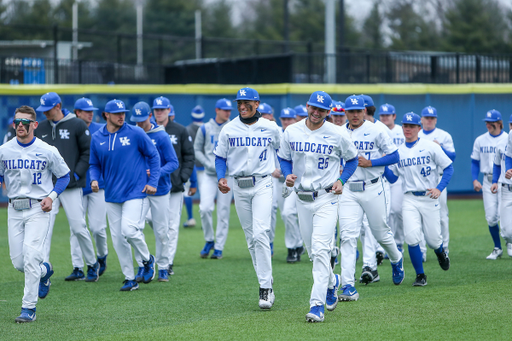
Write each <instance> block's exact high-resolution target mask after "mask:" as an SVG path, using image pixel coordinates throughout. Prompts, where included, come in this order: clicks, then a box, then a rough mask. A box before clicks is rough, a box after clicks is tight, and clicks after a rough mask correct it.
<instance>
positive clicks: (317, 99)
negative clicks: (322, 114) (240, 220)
mask: <svg viewBox="0 0 512 341" xmlns="http://www.w3.org/2000/svg"><path fill="white" fill-rule="evenodd" d="M308 105H311V106H314V107H317V108H320V109H324V110H331V107H332V98H331V96H329V94H328V93H327V92H325V91H315V92H313V93H312V94H311V96H310V97H309V101H308Z"/></svg>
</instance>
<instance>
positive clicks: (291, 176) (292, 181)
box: [286, 174, 297, 187]
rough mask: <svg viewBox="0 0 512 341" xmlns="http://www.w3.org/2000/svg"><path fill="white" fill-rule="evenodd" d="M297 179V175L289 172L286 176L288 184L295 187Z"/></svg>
mask: <svg viewBox="0 0 512 341" xmlns="http://www.w3.org/2000/svg"><path fill="white" fill-rule="evenodd" d="M295 180H297V175H295V174H289V175H288V176H287V177H286V186H288V187H293V186H294V185H295Z"/></svg>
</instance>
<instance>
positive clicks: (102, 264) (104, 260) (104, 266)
mask: <svg viewBox="0 0 512 341" xmlns="http://www.w3.org/2000/svg"><path fill="white" fill-rule="evenodd" d="M107 256H108V255H105V256H103V257H98V263H99V264H100V272H99V275H100V276H101V275H103V273H104V272H105V270H107Z"/></svg>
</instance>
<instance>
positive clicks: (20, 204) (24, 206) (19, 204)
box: [12, 199, 32, 211]
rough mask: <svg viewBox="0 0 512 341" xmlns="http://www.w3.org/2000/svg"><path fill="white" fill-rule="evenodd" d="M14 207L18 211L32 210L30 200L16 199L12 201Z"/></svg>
mask: <svg viewBox="0 0 512 341" xmlns="http://www.w3.org/2000/svg"><path fill="white" fill-rule="evenodd" d="M12 207H13V208H14V209H15V210H16V211H23V210H28V209H29V208H32V204H31V201H30V199H15V200H13V201H12Z"/></svg>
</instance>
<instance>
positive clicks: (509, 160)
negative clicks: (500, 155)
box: [505, 156, 512, 170]
mask: <svg viewBox="0 0 512 341" xmlns="http://www.w3.org/2000/svg"><path fill="white" fill-rule="evenodd" d="M505 168H506V170H509V169H512V157H510V156H505Z"/></svg>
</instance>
